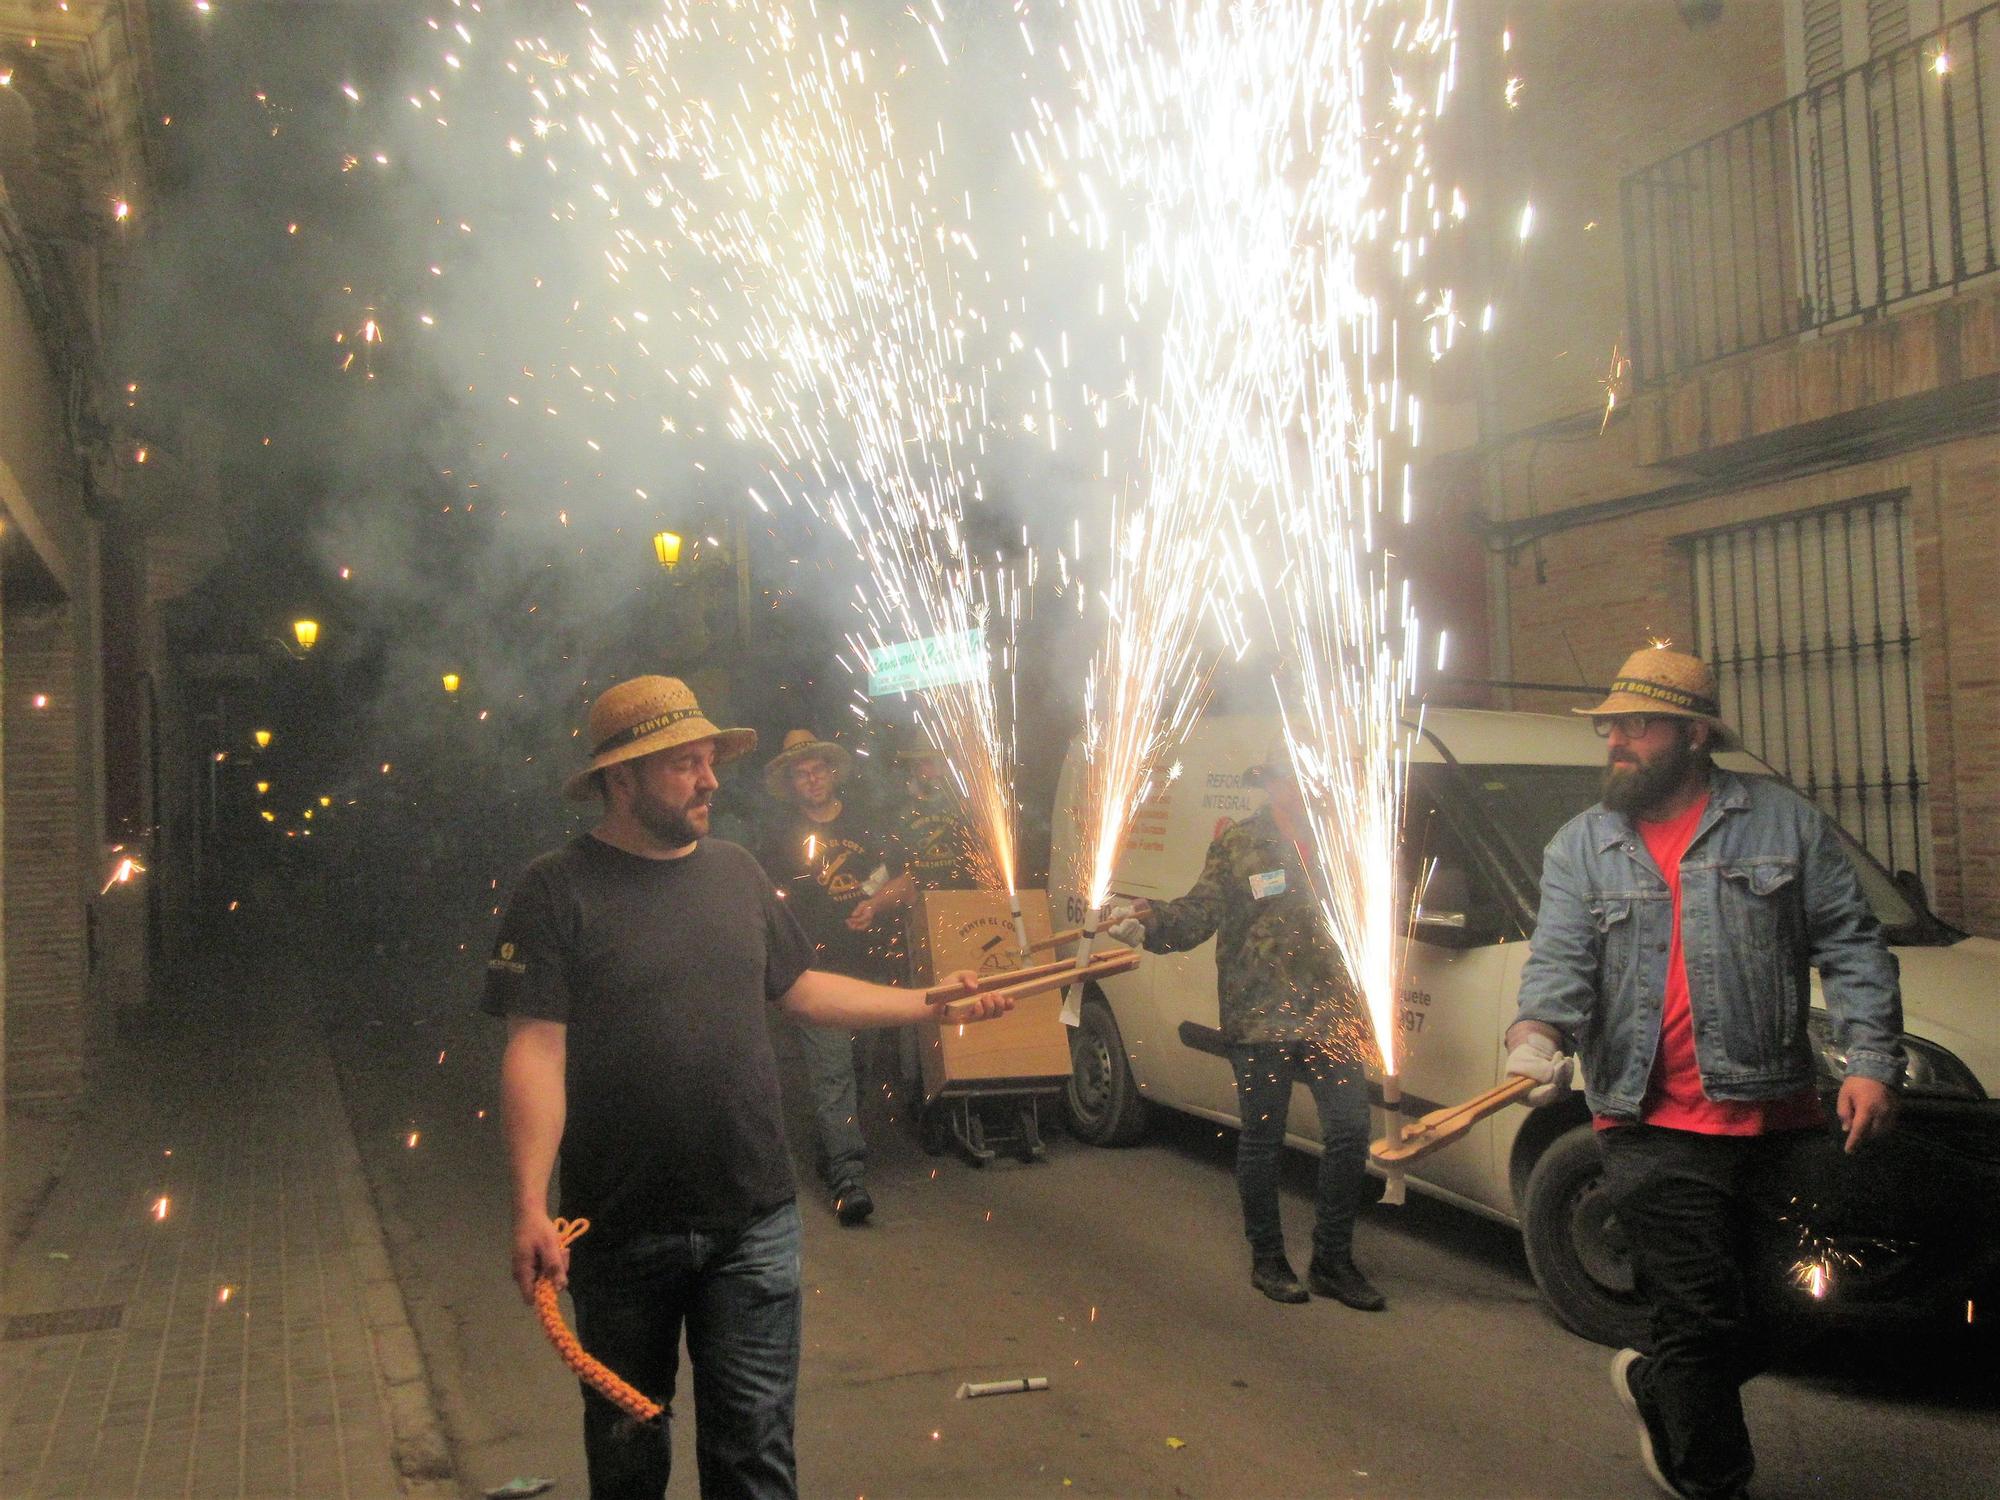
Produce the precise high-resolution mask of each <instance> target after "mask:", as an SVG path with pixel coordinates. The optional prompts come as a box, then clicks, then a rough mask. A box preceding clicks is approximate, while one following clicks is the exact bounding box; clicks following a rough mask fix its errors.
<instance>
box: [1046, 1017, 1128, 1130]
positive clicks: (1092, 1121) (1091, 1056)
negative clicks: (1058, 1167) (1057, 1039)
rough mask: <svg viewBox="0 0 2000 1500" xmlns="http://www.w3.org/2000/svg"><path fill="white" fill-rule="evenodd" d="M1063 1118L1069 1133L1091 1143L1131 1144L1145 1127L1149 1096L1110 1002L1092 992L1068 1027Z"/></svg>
mask: <svg viewBox="0 0 2000 1500" xmlns="http://www.w3.org/2000/svg"><path fill="white" fill-rule="evenodd" d="M1063 1119H1064V1120H1065V1121H1066V1122H1067V1123H1068V1125H1069V1129H1070V1134H1071V1135H1074V1136H1075V1137H1076V1138H1077V1139H1078V1140H1080V1141H1088V1142H1089V1143H1090V1144H1091V1145H1093V1146H1129V1145H1131V1144H1132V1143H1133V1142H1134V1141H1136V1140H1138V1139H1139V1137H1140V1136H1142V1135H1144V1134H1145V1133H1146V1101H1145V1100H1144V1099H1142V1098H1140V1097H1139V1085H1138V1084H1137V1083H1136V1082H1135V1081H1134V1080H1133V1077H1132V1066H1131V1064H1130V1063H1129V1062H1127V1061H1126V1059H1125V1039H1124V1038H1123V1037H1122V1036H1120V1035H1119V1034H1118V1022H1117V1021H1116V1020H1115V1019H1114V1018H1113V1017H1112V1014H1111V1007H1110V1006H1109V1005H1107V1004H1105V1003H1104V1001H1103V1000H1102V999H1100V998H1098V997H1097V996H1096V995H1094V994H1091V995H1086V996H1085V997H1084V1002H1083V1014H1082V1017H1081V1019H1080V1020H1079V1022H1078V1024H1077V1027H1076V1029H1075V1030H1074V1031H1073V1032H1071V1033H1070V1039H1069V1086H1068V1087H1067V1088H1065V1089H1064V1090H1063Z"/></svg>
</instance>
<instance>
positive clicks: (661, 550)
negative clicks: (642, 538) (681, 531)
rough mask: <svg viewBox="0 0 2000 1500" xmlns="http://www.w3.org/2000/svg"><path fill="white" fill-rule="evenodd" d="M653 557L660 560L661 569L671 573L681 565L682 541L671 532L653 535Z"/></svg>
mask: <svg viewBox="0 0 2000 1500" xmlns="http://www.w3.org/2000/svg"><path fill="white" fill-rule="evenodd" d="M653 556H654V557H655V558H657V559H659V564H660V566H661V567H663V568H665V569H667V570H668V571H669V572H671V571H672V570H673V569H674V568H676V567H678V566H679V565H680V560H681V539H680V537H679V536H678V535H677V534H676V533H674V532H671V531H656V532H654V533H653Z"/></svg>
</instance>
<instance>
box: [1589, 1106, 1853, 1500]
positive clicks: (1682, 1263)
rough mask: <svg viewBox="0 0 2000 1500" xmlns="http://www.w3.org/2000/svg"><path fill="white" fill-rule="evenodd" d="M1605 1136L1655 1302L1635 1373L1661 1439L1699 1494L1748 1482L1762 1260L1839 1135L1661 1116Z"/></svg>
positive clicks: (1762, 1358) (1638, 1271) (1662, 1454)
mask: <svg viewBox="0 0 2000 1500" xmlns="http://www.w3.org/2000/svg"><path fill="white" fill-rule="evenodd" d="M1597 1142H1598V1148H1599V1150H1600V1151H1601V1152H1602V1153H1603V1156H1604V1187H1605V1191H1606V1192H1607V1193H1608V1194H1609V1195H1610V1199H1611V1204H1612V1207H1613V1209H1614V1211H1615V1212H1616V1213H1617V1215H1618V1223H1619V1225H1620V1227H1621V1228H1622V1229H1623V1230H1624V1237H1625V1240H1626V1242H1627V1245H1628V1247H1629V1249H1630V1251H1631V1255H1632V1269H1633V1272H1634V1274H1635V1276H1636V1277H1637V1280H1638V1286H1639V1292H1640V1294H1641V1295H1642V1296H1644V1297H1645V1299H1646V1300H1647V1302H1649V1303H1650V1304H1651V1305H1652V1315H1653V1336H1652V1348H1651V1349H1649V1350H1647V1351H1646V1352H1647V1354H1648V1356H1649V1357H1648V1358H1647V1359H1645V1360H1643V1361H1641V1362H1640V1364H1639V1365H1638V1366H1637V1368H1636V1369H1635V1371H1634V1376H1633V1386H1634V1394H1635V1395H1636V1396H1637V1397H1638V1398H1639V1403H1640V1406H1641V1408H1642V1409H1643V1410H1644V1411H1645V1413H1646V1415H1647V1416H1648V1418H1649V1426H1651V1428H1652V1430H1653V1434H1654V1448H1655V1452H1656V1454H1657V1456H1658V1457H1659V1458H1660V1459H1661V1460H1662V1461H1663V1463H1664V1465H1665V1467H1666V1469H1667V1472H1668V1474H1669V1475H1670V1476H1671V1477H1672V1478H1673V1479H1674V1481H1675V1482H1676V1483H1677V1484H1678V1485H1679V1486H1680V1487H1681V1489H1682V1490H1683V1491H1685V1492H1686V1493H1687V1494H1688V1495H1690V1496H1693V1497H1695V1500H1711V1497H1725V1496H1735V1495H1739V1494H1741V1493H1742V1490H1743V1487H1744V1486H1745V1485H1747V1484H1748V1483H1749V1482H1750V1474H1751V1471H1752V1469H1753V1467H1754V1460H1753V1458H1752V1456H1751V1452H1750V1433H1749V1430H1748V1429H1747V1428H1746V1427H1745V1426H1744V1424H1743V1397H1742V1386H1743V1383H1744V1382H1745V1381H1746V1380H1749V1379H1750V1378H1751V1377H1752V1376H1754V1375H1757V1374H1759V1373H1760V1372H1762V1371H1763V1369H1764V1368H1765V1366H1766V1365H1767V1364H1768V1363H1769V1362H1770V1356H1771V1353H1772V1346H1773V1337H1774V1330H1773V1328H1772V1327H1771V1325H1770V1323H1769V1321H1768V1318H1767V1317H1766V1316H1765V1313H1764V1311H1763V1310H1762V1309H1761V1307H1760V1300H1761V1299H1760V1297H1759V1282H1758V1271H1759V1268H1760V1267H1762V1266H1765V1265H1769V1264H1771V1263H1772V1262H1773V1260H1774V1258H1775V1256H1776V1253H1777V1250H1776V1247H1777V1244H1779V1243H1781V1241H1780V1239H1779V1237H1780V1236H1781V1235H1782V1234H1783V1232H1784V1226H1783V1224H1782V1222H1781V1221H1780V1217H1779V1216H1780V1213H1781V1212H1782V1210H1783V1209H1784V1207H1785V1205H1786V1203H1787V1201H1788V1190H1787V1184H1788V1183H1791V1182H1795V1181H1798V1180H1800V1179H1801V1178H1803V1177H1804V1176H1806V1175H1807V1168H1808V1165H1809V1163H1810V1162H1811V1160H1812V1158H1813V1157H1814V1156H1815V1155H1816V1154H1818V1153H1822V1152H1838V1150H1839V1145H1838V1143H1837V1142H1836V1141H1835V1140H1834V1139H1833V1138H1832V1136H1831V1135H1830V1134H1828V1132H1826V1131H1824V1130H1788V1131H1783V1132H1780V1133H1777V1134H1773V1135H1750V1136H1727V1135H1697V1134H1694V1133H1693V1132H1691V1131H1686V1130H1663V1129H1660V1128H1658V1127H1656V1126H1651V1125H1625V1126H1620V1127H1618V1128H1616V1129H1613V1130H1605V1131H1600V1132H1599V1133H1598V1137H1597ZM1662 1439H1664V1442H1663V1441H1662ZM1662 1449H1664V1451H1661V1450H1662Z"/></svg>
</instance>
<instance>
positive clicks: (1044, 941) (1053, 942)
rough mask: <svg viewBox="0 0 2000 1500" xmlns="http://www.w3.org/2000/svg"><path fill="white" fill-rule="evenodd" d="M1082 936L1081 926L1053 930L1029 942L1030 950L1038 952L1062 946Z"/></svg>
mask: <svg viewBox="0 0 2000 1500" xmlns="http://www.w3.org/2000/svg"><path fill="white" fill-rule="evenodd" d="M1082 936H1083V929H1082V928H1081V927H1065V928H1064V929H1063V930H1062V931H1061V932H1052V933H1050V934H1049V935H1048V936H1047V937H1045V938H1036V939H1035V941H1034V942H1032V943H1030V944H1028V951H1029V952H1030V953H1037V952H1040V951H1041V950H1042V949H1044V948H1060V947H1061V946H1062V945H1063V944H1064V943H1073V942H1075V941H1076V940H1077V939H1078V938H1080V937H1082Z"/></svg>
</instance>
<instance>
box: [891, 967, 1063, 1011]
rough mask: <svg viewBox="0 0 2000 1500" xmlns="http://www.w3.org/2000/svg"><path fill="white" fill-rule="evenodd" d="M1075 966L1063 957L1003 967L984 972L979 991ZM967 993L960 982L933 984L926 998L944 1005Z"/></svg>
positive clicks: (982, 992)
mask: <svg viewBox="0 0 2000 1500" xmlns="http://www.w3.org/2000/svg"><path fill="white" fill-rule="evenodd" d="M1075 967H1076V966H1075V965H1074V964H1072V963H1071V962H1070V961H1069V960H1068V959H1066V958H1063V959H1057V960H1056V961H1055V962H1054V963H1048V964H1037V965H1035V966H1034V967H1033V968H1028V969H1002V970H1001V971H1000V972H999V973H997V974H982V975H981V976H980V978H979V991H980V993H981V994H984V993H985V992H986V991H987V990H997V989H1001V988H1003V987H1005V986H1006V985H1010V984H1013V983H1015V982H1016V981H1018V980H1022V979H1034V978H1036V977H1038V976H1040V975H1043V974H1054V973H1057V972H1059V971H1060V970H1063V969H1072V968H1075ZM965 995H966V990H965V987H964V986H963V985H958V984H938V985H933V986H931V988H929V989H927V990H925V991H924V999H926V1000H928V1001H929V1002H930V1003H931V1004H932V1005H943V1004H944V1003H945V1002H946V1001H947V1000H963V999H964V998H965Z"/></svg>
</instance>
